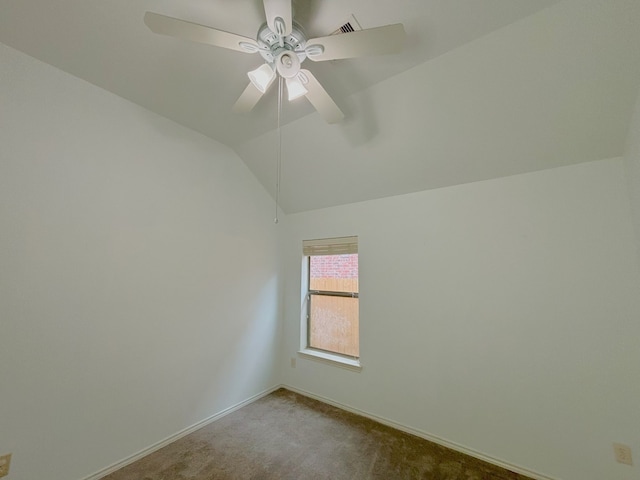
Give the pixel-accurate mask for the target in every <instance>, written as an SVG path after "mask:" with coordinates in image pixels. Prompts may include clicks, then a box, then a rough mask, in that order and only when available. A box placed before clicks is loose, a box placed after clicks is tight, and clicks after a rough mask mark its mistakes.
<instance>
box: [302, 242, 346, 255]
mask: <svg viewBox="0 0 640 480" xmlns="http://www.w3.org/2000/svg"><path fill="white" fill-rule="evenodd" d="M350 253H358V237H337V238H320V239H317V240H303V241H302V254H303V255H305V256H310V255H347V254H350Z"/></svg>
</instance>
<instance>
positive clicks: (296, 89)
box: [287, 77, 309, 101]
mask: <svg viewBox="0 0 640 480" xmlns="http://www.w3.org/2000/svg"><path fill="white" fill-rule="evenodd" d="M287 93H288V94H289V100H290V101H291V100H295V99H296V98H299V97H301V96H303V95H306V94H307V93H309V90H307V89H306V88H305V87H304V85H303V84H302V82H301V81H300V80H298V79H297V78H296V77H294V78H287Z"/></svg>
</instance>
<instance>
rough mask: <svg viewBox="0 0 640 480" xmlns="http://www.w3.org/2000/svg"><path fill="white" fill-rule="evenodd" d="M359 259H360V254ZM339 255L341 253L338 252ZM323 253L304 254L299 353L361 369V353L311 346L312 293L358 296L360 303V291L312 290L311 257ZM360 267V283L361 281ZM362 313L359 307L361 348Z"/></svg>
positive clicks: (340, 365)
mask: <svg viewBox="0 0 640 480" xmlns="http://www.w3.org/2000/svg"><path fill="white" fill-rule="evenodd" d="M356 254H357V255H358V260H360V256H359V254H358V253H357V252H356ZM336 255H339V253H336ZM312 256H322V255H304V256H303V258H302V266H301V267H302V268H301V283H302V285H301V286H302V288H301V289H300V290H301V292H300V293H301V303H302V308H301V322H300V326H301V332H300V350H299V351H298V354H301V355H303V356H305V357H307V358H311V359H313V360H317V361H320V362H323V363H328V364H331V365H335V366H339V367H343V368H347V369H349V370H354V371H360V370H361V369H362V364H361V363H360V358H361V355H359V356H357V357H355V356H352V355H346V354H342V353H337V352H332V351H329V350H323V349H320V348H316V347H312V346H311V295H320V296H331V297H343V298H357V299H358V304H359V303H360V292H359V291H358V292H335V291H324V290H312V289H311V257H312ZM359 277H360V268H359V267H358V284H359V283H360V282H359V280H360V278H359ZM358 290H359V288H358ZM360 336H361V335H360V313H359V309H358V349H360ZM359 353H361V352H359Z"/></svg>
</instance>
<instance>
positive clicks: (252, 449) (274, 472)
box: [103, 389, 530, 480]
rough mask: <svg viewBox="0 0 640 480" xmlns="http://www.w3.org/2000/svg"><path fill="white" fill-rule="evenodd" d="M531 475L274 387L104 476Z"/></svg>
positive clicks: (440, 479) (211, 479) (232, 479)
mask: <svg viewBox="0 0 640 480" xmlns="http://www.w3.org/2000/svg"><path fill="white" fill-rule="evenodd" d="M246 479H252V480H276V479H277V480H280V479H287V480H289V479H290V480H294V479H295V480H305V479H310V480H311V479H313V480H315V479H318V480H319V479H327V480H328V479H331V480H341V479H349V480H352V479H353V480H360V479H361V480H365V479H367V480H368V479H380V480H383V479H384V480H394V479H425V480H527V479H528V480H530V479H529V477H525V476H522V475H518V474H516V473H513V472H509V471H507V470H504V469H501V468H498V467H496V466H493V465H491V464H488V463H486V462H483V461H481V460H478V459H475V458H472V457H469V456H466V455H463V454H461V453H458V452H455V451H452V450H450V449H447V448H445V447H442V446H440V445H437V444H434V443H432V442H429V441H427V440H424V439H422V438H419V437H416V436H414V435H410V434H408V433H404V432H401V431H399V430H396V429H394V428H391V427H388V426H386V425H382V424H380V423H378V422H375V421H373V420H370V419H368V418H365V417H362V416H359V415H355V414H352V413H350V412H346V411H344V410H341V409H339V408H336V407H333V406H331V405H327V404H325V403H322V402H319V401H316V400H313V399H311V398H308V397H305V396H302V395H299V394H297V393H294V392H291V391H289V390H285V389H279V390H277V391H275V392H273V393H271V394H270V395H267V396H266V397H263V398H261V399H259V400H257V401H256V402H253V403H251V404H250V405H247V406H245V407H243V408H241V409H239V410H237V411H235V412H233V413H230V414H229V415H226V416H224V417H222V418H221V419H219V420H217V421H215V422H213V423H211V424H209V425H207V426H205V427H203V428H201V429H200V430H198V431H196V432H194V433H191V434H190V435H187V436H185V437H183V438H181V439H179V440H177V441H175V442H173V443H171V444H170V445H167V446H166V447H164V448H162V449H160V450H158V451H156V452H154V453H151V454H149V455H148V456H146V457H144V458H142V459H140V460H138V461H136V462H134V463H132V464H130V465H128V466H126V467H123V468H122V469H120V470H118V471H117V472H114V473H112V474H110V475H107V476H106V477H103V480H246Z"/></svg>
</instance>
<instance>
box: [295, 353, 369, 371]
mask: <svg viewBox="0 0 640 480" xmlns="http://www.w3.org/2000/svg"><path fill="white" fill-rule="evenodd" d="M298 354H300V355H303V356H305V357H308V358H310V359H312V360H317V361H320V362H323V363H328V364H330V365H335V366H337V367H342V368H346V369H348V370H353V371H356V372H359V371H361V370H362V365H361V364H360V360H359V359H355V358H346V357H343V356H341V355H336V354H333V353H329V352H322V351H320V350H313V349H310V348H305V349H303V350H300V351H298Z"/></svg>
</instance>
